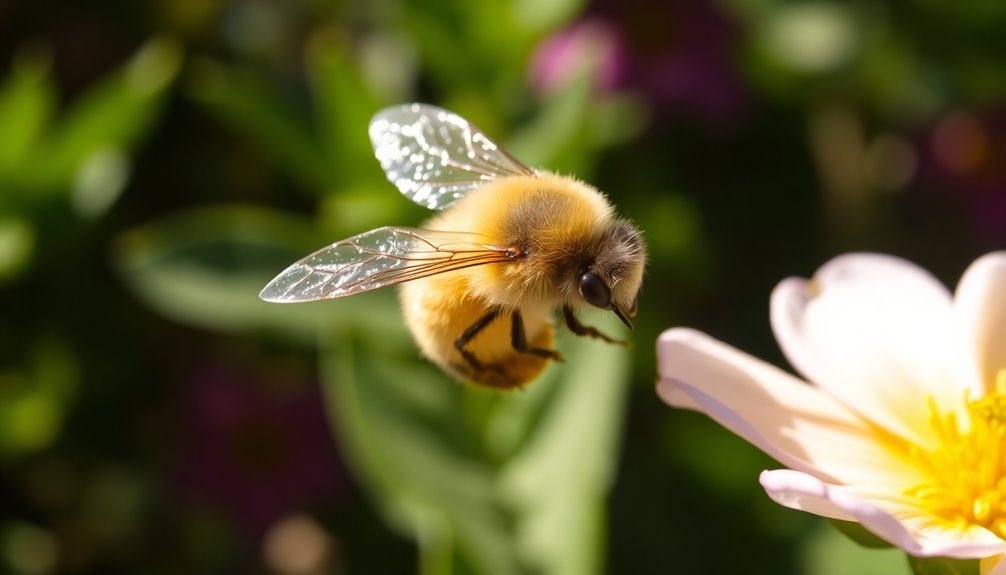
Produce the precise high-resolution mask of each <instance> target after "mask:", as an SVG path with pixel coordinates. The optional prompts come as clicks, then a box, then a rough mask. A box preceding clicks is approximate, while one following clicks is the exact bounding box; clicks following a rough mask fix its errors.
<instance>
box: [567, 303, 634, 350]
mask: <svg viewBox="0 0 1006 575" xmlns="http://www.w3.org/2000/svg"><path fill="white" fill-rule="evenodd" d="M562 315H563V317H564V318H565V319H566V325H567V326H569V330H570V331H572V332H573V333H575V334H576V335H579V336H584V335H589V336H590V337H594V338H597V339H603V340H604V341H606V342H608V343H617V344H618V345H624V346H626V347H628V346H629V342H628V341H626V340H624V339H615V338H613V337H608V336H606V335H604V334H603V333H601V332H600V331H598V330H597V328H593V327H590V326H586V325H583V324H582V323H580V320H578V319H576V315H574V314H573V308H571V307H569V306H568V305H564V306H562Z"/></svg>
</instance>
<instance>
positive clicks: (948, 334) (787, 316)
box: [771, 254, 964, 445]
mask: <svg viewBox="0 0 1006 575" xmlns="http://www.w3.org/2000/svg"><path fill="white" fill-rule="evenodd" d="M771 317H772V328H773V331H774V332H775V336H776V339H777V340H779V345H780V346H781V347H782V350H783V352H784V353H785V354H786V357H787V358H788V359H789V360H790V362H791V363H792V364H793V365H794V367H796V369H797V370H799V371H800V372H801V373H803V374H804V375H805V376H806V377H807V378H808V379H810V380H811V381H812V382H814V383H816V384H817V385H819V386H821V387H823V388H825V389H827V390H828V392H829V393H831V394H832V395H833V396H834V397H836V398H837V399H839V400H840V401H842V402H843V403H844V404H845V405H847V406H848V407H849V408H850V409H853V410H855V411H856V412H857V413H860V414H861V415H863V416H864V417H867V418H869V419H870V420H871V421H873V422H874V423H877V424H878V425H881V426H883V427H884V428H886V429H887V430H889V431H891V432H893V433H895V434H897V435H899V436H901V437H903V438H904V439H907V440H910V441H913V442H916V443H919V444H921V445H933V444H934V443H933V442H934V441H935V439H934V437H933V434H932V429H931V426H930V425H929V417H930V415H931V414H930V409H929V398H930V397H932V399H934V400H935V401H936V402H937V404H938V405H940V406H941V407H945V408H946V409H947V410H950V409H958V408H959V406H960V404H961V403H962V402H961V399H962V398H963V397H964V392H963V388H961V387H959V385H958V383H957V378H956V377H955V375H956V373H957V371H956V369H957V365H958V364H959V358H960V347H954V346H960V341H959V338H957V337H955V335H956V333H957V332H955V331H954V329H953V327H954V325H955V323H954V322H955V319H954V314H953V307H952V305H951V296H950V292H949V291H948V290H947V289H946V288H945V287H944V286H943V285H942V284H941V283H940V282H939V281H937V280H936V278H934V277H933V276H931V275H930V274H929V273H927V272H926V271H925V270H923V269H921V268H919V267H918V266H916V265H914V264H912V263H910V262H907V261H905V260H902V259H899V258H895V257H892V256H885V255H879V254H849V255H845V256H841V257H838V258H835V259H833V260H831V261H830V262H828V263H827V264H825V265H824V266H823V267H822V268H821V269H820V270H818V272H817V273H816V274H815V275H814V279H813V280H811V281H806V280H802V279H797V278H790V279H787V280H784V281H783V282H782V283H780V284H779V286H777V287H776V289H775V291H774V292H773V293H772V302H771Z"/></svg>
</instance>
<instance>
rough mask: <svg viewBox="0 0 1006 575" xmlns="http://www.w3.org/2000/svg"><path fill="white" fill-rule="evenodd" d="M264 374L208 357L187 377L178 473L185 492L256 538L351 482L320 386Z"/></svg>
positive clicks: (183, 397) (187, 496) (179, 484)
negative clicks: (207, 362) (272, 378)
mask: <svg viewBox="0 0 1006 575" xmlns="http://www.w3.org/2000/svg"><path fill="white" fill-rule="evenodd" d="M264 379H265V378H261V377H256V376H254V375H251V374H250V373H248V372H246V371H244V369H243V368H236V367H233V366H222V365H211V366H207V367H203V368H202V369H200V370H199V371H197V372H196V373H194V374H193V376H192V377H190V378H189V379H188V381H186V382H185V387H184V389H183V390H182V405H181V414H180V416H179V421H180V424H181V426H180V428H179V429H178V434H179V435H180V442H179V451H180V456H179V461H178V467H177V469H176V472H175V474H174V479H175V484H176V487H177V489H178V490H179V491H180V492H181V494H182V495H183V496H184V497H185V498H187V499H189V500H192V501H195V502H197V503H199V504H201V505H208V506H210V507H212V508H216V509H218V510H219V511H222V512H223V513H225V514H226V515H227V516H229V517H231V518H233V519H234V520H235V521H236V522H237V524H238V526H239V527H240V528H241V529H243V530H244V531H245V532H246V533H248V534H249V535H251V536H252V537H254V538H256V539H257V538H260V537H261V536H262V535H264V533H265V531H266V530H267V529H268V528H269V526H270V525H271V524H272V523H273V522H274V521H275V520H277V519H279V518H280V517H281V516H283V515H286V514H288V513H291V512H294V511H298V510H301V509H302V508H303V507H304V506H308V505H311V504H318V503H321V502H323V501H326V500H331V499H332V498H333V497H334V496H336V495H337V494H338V493H339V492H340V491H341V490H342V488H343V487H344V486H345V483H346V480H345V474H344V472H343V470H342V468H341V465H340V463H339V461H340V460H339V455H338V453H337V452H336V450H335V447H334V444H333V441H332V436H331V430H330V428H329V425H328V422H327V420H326V417H325V412H324V408H323V402H322V398H321V394H320V393H319V392H318V389H317V388H316V387H315V386H313V385H311V384H310V382H305V381H286V382H281V383H275V384H270V383H267V382H266V381H265V380H264Z"/></svg>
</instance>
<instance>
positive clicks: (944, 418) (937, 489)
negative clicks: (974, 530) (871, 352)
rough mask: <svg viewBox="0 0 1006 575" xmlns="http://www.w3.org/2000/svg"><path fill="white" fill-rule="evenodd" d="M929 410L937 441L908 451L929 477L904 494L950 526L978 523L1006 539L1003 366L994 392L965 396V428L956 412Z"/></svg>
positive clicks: (1005, 374)
mask: <svg viewBox="0 0 1006 575" xmlns="http://www.w3.org/2000/svg"><path fill="white" fill-rule="evenodd" d="M930 410H931V412H932V416H931V418H930V422H931V423H932V425H933V429H934V430H935V431H936V435H937V437H938V438H939V440H940V446H939V447H938V448H936V449H934V450H932V451H926V450H923V449H921V448H917V447H916V448H913V449H911V450H910V456H911V457H912V460H913V461H914V462H915V463H917V464H918V465H920V466H921V467H922V468H923V469H925V470H926V471H927V472H928V475H929V477H930V479H929V481H925V482H922V483H920V484H917V485H913V486H912V487H910V488H908V489H906V490H905V495H907V496H909V497H913V498H917V499H919V500H921V502H922V504H923V505H924V506H925V508H926V509H928V510H929V511H931V512H932V513H934V514H935V515H936V516H937V517H940V518H942V519H943V520H945V521H946V522H947V523H948V524H949V525H951V526H953V527H957V528H961V529H963V528H965V527H968V526H973V525H978V526H981V527H984V528H986V529H988V530H990V531H992V532H993V533H995V534H996V535H998V536H999V537H1002V538H1004V539H1006V369H1002V370H1000V371H999V373H998V374H997V377H996V390H995V392H993V393H990V394H988V395H986V396H984V397H982V398H980V399H977V400H968V401H967V411H968V416H969V419H970V426H967V429H965V430H963V431H962V428H961V426H960V425H959V422H958V421H957V417H956V415H955V414H953V413H950V414H945V415H941V414H940V413H939V412H938V411H937V410H936V405H935V403H932V402H930Z"/></svg>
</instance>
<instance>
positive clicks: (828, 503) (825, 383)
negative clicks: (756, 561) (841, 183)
mask: <svg viewBox="0 0 1006 575" xmlns="http://www.w3.org/2000/svg"><path fill="white" fill-rule="evenodd" d="M771 320H772V329H773V331H774V333H775V336H776V339H777V340H778V342H779V345H780V346H781V347H782V350H783V352H784V353H785V355H786V357H787V358H788V359H789V361H790V363H792V364H793V366H794V367H795V368H796V369H797V371H799V372H800V373H801V374H802V375H803V376H804V377H805V378H806V380H807V381H802V380H800V379H799V378H797V377H794V376H792V375H790V374H788V373H786V372H785V371H783V370H781V369H779V368H776V367H774V366H772V365H770V364H768V363H765V362H763V361H761V360H759V359H756V358H754V357H752V356H750V355H747V354H745V353H743V352H741V351H739V350H737V349H735V348H732V347H730V346H728V345H726V344H724V343H722V342H719V341H717V340H715V339H713V338H711V337H709V336H707V335H704V334H702V333H699V332H697V331H694V330H690V329H683V328H676V329H671V330H668V331H666V332H664V333H663V334H662V335H661V336H660V338H659V340H658V342H657V354H658V362H659V370H660V381H659V383H658V384H657V392H658V393H659V394H660V397H661V398H663V400H664V401H665V402H667V403H669V404H670V405H673V406H675V407H683V408H687V409H693V410H696V411H700V412H703V413H705V414H707V415H708V416H709V417H711V418H712V419H714V420H715V421H717V422H718V423H720V424H721V425H723V426H724V427H726V428H727V429H730V430H731V431H733V432H734V433H736V434H738V435H740V436H741V437H743V438H745V439H746V440H748V441H750V442H751V443H753V444H754V445H756V446H757V447H759V448H760V449H762V450H763V451H765V452H766V453H768V454H769V455H771V456H772V457H773V458H775V459H776V460H778V461H779V462H780V463H782V464H783V465H784V466H786V467H788V469H780V470H771V471H764V472H762V474H761V478H760V481H761V485H762V486H763V487H764V488H765V490H766V492H768V495H769V497H771V498H772V499H773V500H775V501H776V502H778V503H780V504H782V505H785V506H787V507H791V508H793V509H799V510H803V511H808V512H810V513H814V514H817V515H822V516H824V517H830V518H834V519H839V520H844V521H855V522H858V523H860V524H861V525H863V527H865V528H866V529H868V530H869V531H871V532H873V533H874V534H876V535H877V536H879V537H881V538H882V539H884V540H886V541H888V542H889V543H891V544H893V545H896V546H898V547H900V548H902V549H904V550H905V551H906V552H908V553H909V554H911V555H915V556H921V557H935V556H941V557H954V558H959V559H985V561H983V562H982V571H983V573H995V574H996V575H1001V574H1003V573H1006V561H999V559H1000V558H1001V556H1002V554H1003V553H1004V552H1006V252H997V253H992V254H989V255H986V256H984V257H982V258H980V259H978V260H977V261H975V262H974V263H973V264H972V265H971V266H970V267H969V268H968V270H967V271H966V272H965V273H964V276H963V277H962V278H961V280H960V283H959V285H958V287H957V290H956V292H955V293H954V294H951V293H950V291H949V290H948V289H947V288H946V287H944V286H943V284H941V283H940V282H939V281H937V280H936V278H934V277H933V276H931V275H930V274H929V273H928V272H926V271H925V270H923V269H921V268H919V267H917V266H915V265H914V264H912V263H910V262H907V261H905V260H902V259H899V258H895V257H891V256H885V255H877V254H850V255H844V256H841V257H838V258H836V259H834V260H832V261H830V262H828V263H827V264H825V265H824V266H823V267H822V268H821V269H819V270H818V272H817V273H816V274H815V275H814V278H813V279H811V280H804V279H799V278H790V279H786V280H784V281H783V282H782V283H780V284H779V285H778V286H777V287H776V289H775V291H774V292H773V294H772V299H771ZM808 381H809V382H810V383H807V382H808Z"/></svg>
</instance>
